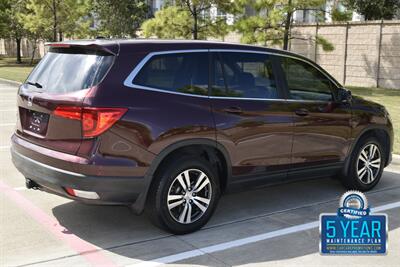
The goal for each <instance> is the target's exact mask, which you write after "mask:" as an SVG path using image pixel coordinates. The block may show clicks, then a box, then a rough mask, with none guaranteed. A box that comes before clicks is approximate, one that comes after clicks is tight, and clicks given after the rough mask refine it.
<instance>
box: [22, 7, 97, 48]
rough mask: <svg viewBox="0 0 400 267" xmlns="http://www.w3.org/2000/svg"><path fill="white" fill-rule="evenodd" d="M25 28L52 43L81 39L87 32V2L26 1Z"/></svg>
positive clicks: (23, 16)
mask: <svg viewBox="0 0 400 267" xmlns="http://www.w3.org/2000/svg"><path fill="white" fill-rule="evenodd" d="M26 1H27V3H26V8H27V10H28V12H27V14H26V15H22V16H21V18H22V21H23V23H24V26H25V28H27V29H29V30H30V31H31V32H32V33H39V32H40V35H41V37H43V38H45V39H46V40H51V41H53V42H56V41H62V40H63V37H64V35H65V36H67V37H83V36H86V35H87V34H88V32H89V26H90V24H91V20H90V16H89V7H90V1H89V0H26Z"/></svg>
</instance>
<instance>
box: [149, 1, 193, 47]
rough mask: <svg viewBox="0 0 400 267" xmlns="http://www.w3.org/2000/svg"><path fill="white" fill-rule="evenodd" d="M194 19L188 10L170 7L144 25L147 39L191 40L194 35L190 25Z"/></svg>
mask: <svg viewBox="0 0 400 267" xmlns="http://www.w3.org/2000/svg"><path fill="white" fill-rule="evenodd" d="M192 20H193V18H192V17H191V16H190V14H189V12H188V11H187V10H182V9H181V8H180V7H176V6H168V7H166V8H163V9H161V10H160V11H158V12H156V13H155V16H154V18H152V19H149V20H146V21H145V22H144V23H143V24H142V30H143V34H144V36H145V37H147V38H148V37H152V36H157V38H162V39H178V38H184V39H189V38H190V37H191V35H192V29H191V27H190V25H192V24H193V22H192Z"/></svg>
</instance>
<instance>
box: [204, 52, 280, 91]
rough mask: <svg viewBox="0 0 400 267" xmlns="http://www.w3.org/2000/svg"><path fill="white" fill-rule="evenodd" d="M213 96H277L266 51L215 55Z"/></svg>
mask: <svg viewBox="0 0 400 267" xmlns="http://www.w3.org/2000/svg"><path fill="white" fill-rule="evenodd" d="M213 73H214V81H213V86H212V91H211V93H212V95H214V96H227V97H243V98H269V99H276V98H278V97H279V95H278V90H277V87H276V82H275V76H274V74H273V70H272V62H271V60H270V58H269V57H268V55H266V54H256V53H239V52H232V53H231V52H226V53H225V52H224V53H220V54H215V56H214V64H213Z"/></svg>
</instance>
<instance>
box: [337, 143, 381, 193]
mask: <svg viewBox="0 0 400 267" xmlns="http://www.w3.org/2000/svg"><path fill="white" fill-rule="evenodd" d="M384 155H385V153H384V150H383V147H382V145H381V143H380V142H379V140H378V139H376V138H375V137H371V136H369V137H365V138H362V139H361V140H360V141H359V142H358V143H357V145H356V147H355V148H354V150H353V153H352V155H351V158H350V165H349V170H348V174H347V176H344V177H343V178H342V183H343V185H344V186H345V187H346V188H348V189H351V190H359V191H362V192H363V191H368V190H371V189H372V188H374V187H375V186H376V185H377V184H378V182H379V180H380V179H381V176H382V172H383V168H384V163H385V160H386V159H385V158H384Z"/></svg>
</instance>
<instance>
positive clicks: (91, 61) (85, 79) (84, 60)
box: [26, 52, 113, 93]
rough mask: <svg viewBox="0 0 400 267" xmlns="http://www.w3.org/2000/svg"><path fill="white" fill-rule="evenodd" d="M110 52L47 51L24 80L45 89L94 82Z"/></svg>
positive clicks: (101, 74) (87, 85)
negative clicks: (97, 53) (105, 53)
mask: <svg viewBox="0 0 400 267" xmlns="http://www.w3.org/2000/svg"><path fill="white" fill-rule="evenodd" d="M112 62H113V56H109V55H96V54H73V53H55V52H49V53H47V54H46V55H45V56H44V57H43V59H42V60H41V61H40V63H39V64H38V65H37V66H36V68H35V69H34V70H33V71H32V73H31V74H30V75H29V77H28V79H27V80H26V86H27V87H28V88H29V89H32V90H35V91H41V92H46V93H70V92H75V91H79V90H82V89H86V88H90V87H92V86H94V85H97V84H98V83H99V82H100V81H101V80H102V79H103V77H104V75H105V74H106V73H107V71H108V70H109V68H110V67H111V65H112Z"/></svg>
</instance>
